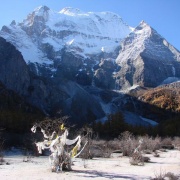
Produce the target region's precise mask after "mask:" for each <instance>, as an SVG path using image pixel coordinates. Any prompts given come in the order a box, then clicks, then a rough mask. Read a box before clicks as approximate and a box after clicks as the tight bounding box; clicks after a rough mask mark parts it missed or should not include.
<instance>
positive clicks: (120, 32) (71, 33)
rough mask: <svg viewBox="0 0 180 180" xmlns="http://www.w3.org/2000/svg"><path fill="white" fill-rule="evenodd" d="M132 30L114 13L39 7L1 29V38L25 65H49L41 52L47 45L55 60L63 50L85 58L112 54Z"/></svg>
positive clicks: (48, 61) (47, 59)
mask: <svg viewBox="0 0 180 180" xmlns="http://www.w3.org/2000/svg"><path fill="white" fill-rule="evenodd" d="M131 30H132V28H131V27H130V26H128V25H126V24H125V23H124V22H123V20H122V19H121V17H120V16H118V15H117V14H114V13H110V12H100V13H93V12H88V13H83V12H81V11H80V10H78V9H75V8H64V9H62V10H61V11H60V12H55V11H53V10H51V9H49V8H48V7H46V6H40V7H38V8H36V9H35V10H34V11H33V12H32V13H30V14H29V15H28V16H27V18H26V19H25V20H23V22H22V23H18V24H16V23H15V22H12V23H11V25H10V26H4V27H3V28H2V30H1V32H0V36H2V37H4V38H5V39H7V40H8V41H9V42H11V43H12V44H13V45H15V46H16V47H17V49H18V50H19V51H20V52H22V55H23V57H24V59H25V61H26V62H27V63H28V62H38V63H41V64H43V63H45V64H51V63H52V62H51V61H52V59H53V58H48V57H47V55H46V54H44V53H43V52H42V50H41V49H42V47H41V46H42V45H44V44H46V43H48V44H49V45H50V46H51V47H52V48H53V53H54V54H55V55H54V59H58V58H59V56H60V51H61V49H62V48H64V47H65V48H67V49H68V50H69V51H70V52H73V53H75V54H78V55H80V56H82V57H85V58H88V57H89V55H90V54H97V53H101V52H102V51H103V52H104V51H105V52H107V53H108V52H112V51H113V50H114V49H115V48H117V47H118V46H119V43H120V41H121V40H122V39H123V38H125V37H126V36H127V35H128V34H129V33H130V32H131ZM29 52H30V53H29Z"/></svg>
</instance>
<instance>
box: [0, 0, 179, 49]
mask: <svg viewBox="0 0 180 180" xmlns="http://www.w3.org/2000/svg"><path fill="white" fill-rule="evenodd" d="M40 5H47V6H48V7H49V8H51V9H53V10H55V11H60V10H61V9H62V8H64V7H74V8H79V9H81V10H82V11H85V12H86V11H94V12H99V11H112V12H115V13H117V14H119V15H120V16H121V17H122V19H123V20H124V21H125V22H126V23H127V24H128V25H130V26H132V27H135V26H137V25H138V24H139V23H140V21H141V20H144V21H146V22H147V23H148V24H149V25H150V26H152V27H153V28H154V29H155V30H156V31H157V32H158V33H159V34H161V35H162V36H163V37H164V38H166V40H167V41H168V42H169V43H171V44H172V45H173V46H174V47H176V48H177V49H178V50H180V0H29V1H25V0H5V1H2V2H1V5H0V28H1V27H2V26H3V25H9V24H10V23H11V21H12V20H16V22H21V21H22V20H23V19H25V18H26V16H27V15H28V14H29V13H30V12H32V11H33V10H34V9H35V8H36V7H38V6H40Z"/></svg>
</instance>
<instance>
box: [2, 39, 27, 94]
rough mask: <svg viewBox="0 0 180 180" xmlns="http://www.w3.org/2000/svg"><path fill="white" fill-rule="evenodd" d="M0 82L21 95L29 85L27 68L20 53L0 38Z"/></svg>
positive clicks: (25, 92)
mask: <svg viewBox="0 0 180 180" xmlns="http://www.w3.org/2000/svg"><path fill="white" fill-rule="evenodd" d="M0 64H1V65H0V81H1V82H2V83H3V84H4V85H5V86H6V87H7V88H8V89H12V90H14V91H15V92H18V93H19V94H21V95H26V94H27V89H28V86H29V84H30V76H29V72H28V67H27V65H26V63H25V61H24V59H23V57H22V55H21V53H20V52H19V51H18V50H17V49H16V48H15V47H14V46H13V45H12V44H10V43H9V42H7V41H6V40H5V39H3V38H1V37H0Z"/></svg>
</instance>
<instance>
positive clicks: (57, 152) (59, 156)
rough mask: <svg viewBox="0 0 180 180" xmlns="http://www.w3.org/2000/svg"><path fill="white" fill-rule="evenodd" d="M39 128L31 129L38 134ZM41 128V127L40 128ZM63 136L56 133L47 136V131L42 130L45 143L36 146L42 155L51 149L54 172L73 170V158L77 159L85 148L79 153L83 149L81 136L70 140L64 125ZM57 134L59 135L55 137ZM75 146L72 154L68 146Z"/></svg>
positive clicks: (50, 160) (61, 128)
mask: <svg viewBox="0 0 180 180" xmlns="http://www.w3.org/2000/svg"><path fill="white" fill-rule="evenodd" d="M37 127H38V126H37V125H34V126H33V127H32V128H31V131H32V132H33V133H35V132H36V128H37ZM40 128H41V127H40ZM59 129H60V130H61V132H63V133H62V135H59V134H57V133H56V132H55V131H54V132H53V133H52V134H51V135H47V134H46V132H45V130H44V129H42V128H41V132H42V133H43V136H44V141H42V142H37V143H36V146H37V149H38V152H39V153H40V154H41V153H42V151H43V150H45V149H49V150H50V151H51V155H50V156H49V162H50V165H51V169H52V172H57V171H62V169H67V170H71V164H72V158H76V157H77V156H79V155H80V153H81V152H82V150H83V149H84V147H85V146H86V144H87V142H86V143H85V145H84V147H83V148H82V149H81V151H80V152H79V153H78V151H79V150H80V148H81V136H80V135H79V136H77V137H76V138H75V139H68V138H67V136H68V134H69V132H68V130H67V129H66V128H65V127H64V124H61V125H60V126H59ZM55 134H57V135H56V136H55ZM74 144H75V146H74V147H73V148H72V150H71V151H70V152H68V151H67V150H66V146H71V145H74Z"/></svg>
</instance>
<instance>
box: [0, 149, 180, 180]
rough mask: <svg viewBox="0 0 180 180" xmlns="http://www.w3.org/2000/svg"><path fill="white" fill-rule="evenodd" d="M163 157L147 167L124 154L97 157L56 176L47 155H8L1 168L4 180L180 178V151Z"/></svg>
mask: <svg viewBox="0 0 180 180" xmlns="http://www.w3.org/2000/svg"><path fill="white" fill-rule="evenodd" d="M159 154H160V157H154V156H153V155H152V154H150V155H146V156H148V157H150V159H151V160H150V163H145V165H144V166H132V165H130V163H129V158H128V157H122V156H121V154H119V156H116V157H111V158H93V159H90V160H83V159H81V158H76V159H74V160H73V164H74V165H73V166H72V169H73V170H72V171H70V172H65V171H64V172H62V173H52V172H51V170H50V169H51V168H50V166H49V161H48V157H47V156H40V157H31V159H30V161H28V162H24V161H23V160H24V158H25V156H6V157H5V158H4V159H5V162H8V164H9V165H7V164H4V165H1V166H0V177H1V179H2V180H12V179H16V180H24V179H26V180H31V179H33V180H40V179H41V180H54V179H65V180H88V179H96V180H109V179H113V180H122V179H127V180H132V179H133V180H149V179H151V178H154V177H155V175H158V174H160V173H167V172H171V173H174V174H175V175H179V176H180V172H179V168H180V166H179V162H180V151H178V150H170V151H168V152H160V153H159Z"/></svg>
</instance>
